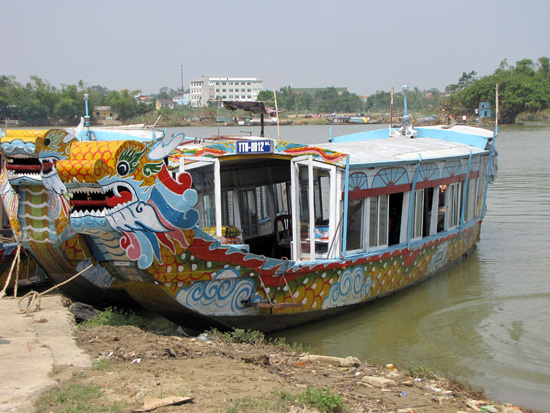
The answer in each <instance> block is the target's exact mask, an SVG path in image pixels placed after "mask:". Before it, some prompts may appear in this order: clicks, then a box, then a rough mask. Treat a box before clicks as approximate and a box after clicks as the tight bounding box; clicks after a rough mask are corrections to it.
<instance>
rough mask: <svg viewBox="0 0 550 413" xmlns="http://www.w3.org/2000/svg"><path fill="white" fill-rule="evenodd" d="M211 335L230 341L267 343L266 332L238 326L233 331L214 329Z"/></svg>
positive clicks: (256, 344)
mask: <svg viewBox="0 0 550 413" xmlns="http://www.w3.org/2000/svg"><path fill="white" fill-rule="evenodd" d="M209 335H210V336H213V337H215V338H217V339H218V340H222V341H226V342H228V343H243V344H252V345H254V346H261V345H263V344H265V343H266V340H265V336H264V333H262V332H261V331H255V330H243V329H240V328H236V329H234V330H233V331H226V332H221V331H219V330H216V329H212V330H210V334H209Z"/></svg>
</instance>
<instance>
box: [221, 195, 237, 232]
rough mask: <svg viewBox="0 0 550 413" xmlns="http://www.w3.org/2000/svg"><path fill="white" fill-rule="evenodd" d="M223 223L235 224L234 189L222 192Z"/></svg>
mask: <svg viewBox="0 0 550 413" xmlns="http://www.w3.org/2000/svg"><path fill="white" fill-rule="evenodd" d="M222 225H231V226H235V208H234V202H233V191H224V192H223V193H222Z"/></svg>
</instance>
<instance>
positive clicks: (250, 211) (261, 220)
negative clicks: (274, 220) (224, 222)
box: [239, 185, 272, 238]
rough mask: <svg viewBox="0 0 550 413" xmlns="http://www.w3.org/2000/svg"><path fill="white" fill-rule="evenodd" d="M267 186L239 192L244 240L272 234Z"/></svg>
mask: <svg viewBox="0 0 550 413" xmlns="http://www.w3.org/2000/svg"><path fill="white" fill-rule="evenodd" d="M268 205H269V203H268V196H267V186H266V185H263V186H259V187H256V188H250V189H244V190H241V191H239V211H240V218H241V230H242V233H243V236H244V238H251V237H259V236H263V235H267V234H271V233H272V228H271V218H270V216H269V208H268Z"/></svg>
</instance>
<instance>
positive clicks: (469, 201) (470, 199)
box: [464, 177, 478, 222]
mask: <svg viewBox="0 0 550 413" xmlns="http://www.w3.org/2000/svg"><path fill="white" fill-rule="evenodd" d="M477 185H478V178H477V177H476V178H470V181H469V182H468V189H467V191H466V203H465V205H464V222H469V221H471V220H473V219H474V216H475V209H476V194H477Z"/></svg>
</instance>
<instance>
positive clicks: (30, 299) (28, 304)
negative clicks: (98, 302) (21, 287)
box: [17, 264, 94, 314]
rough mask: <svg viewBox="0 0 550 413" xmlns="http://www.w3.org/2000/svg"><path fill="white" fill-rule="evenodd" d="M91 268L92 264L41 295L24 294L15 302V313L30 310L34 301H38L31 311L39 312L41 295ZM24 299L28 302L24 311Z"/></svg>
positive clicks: (30, 292)
mask: <svg viewBox="0 0 550 413" xmlns="http://www.w3.org/2000/svg"><path fill="white" fill-rule="evenodd" d="M93 266H94V265H93V264H90V265H88V266H87V267H86V268H84V269H83V270H82V271H80V272H79V273H78V274H75V275H73V276H72V277H71V278H69V279H68V280H65V281H63V282H62V283H60V284H57V285H54V286H53V287H52V288H50V289H49V290H46V291H44V292H43V293H38V292H36V291H29V292H28V293H27V294H25V295H24V296H23V297H21V298H20V299H19V301H18V302H17V312H18V313H19V314H24V313H27V312H28V311H29V310H30V308H31V306H32V305H33V304H34V302H35V301H36V300H38V301H37V303H36V308H35V309H34V310H33V311H38V310H40V301H41V299H42V296H43V295H46V294H48V293H49V292H50V291H53V290H55V289H56V288H58V287H61V286H62V285H65V284H67V283H68V282H70V281H72V280H74V279H75V278H76V277H78V276H79V275H80V274H82V273H83V272H86V271H88V270H89V269H90V268H92V267H93ZM25 298H28V300H29V301H28V303H27V307H26V308H24V309H21V301H23V300H24V299H25Z"/></svg>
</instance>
